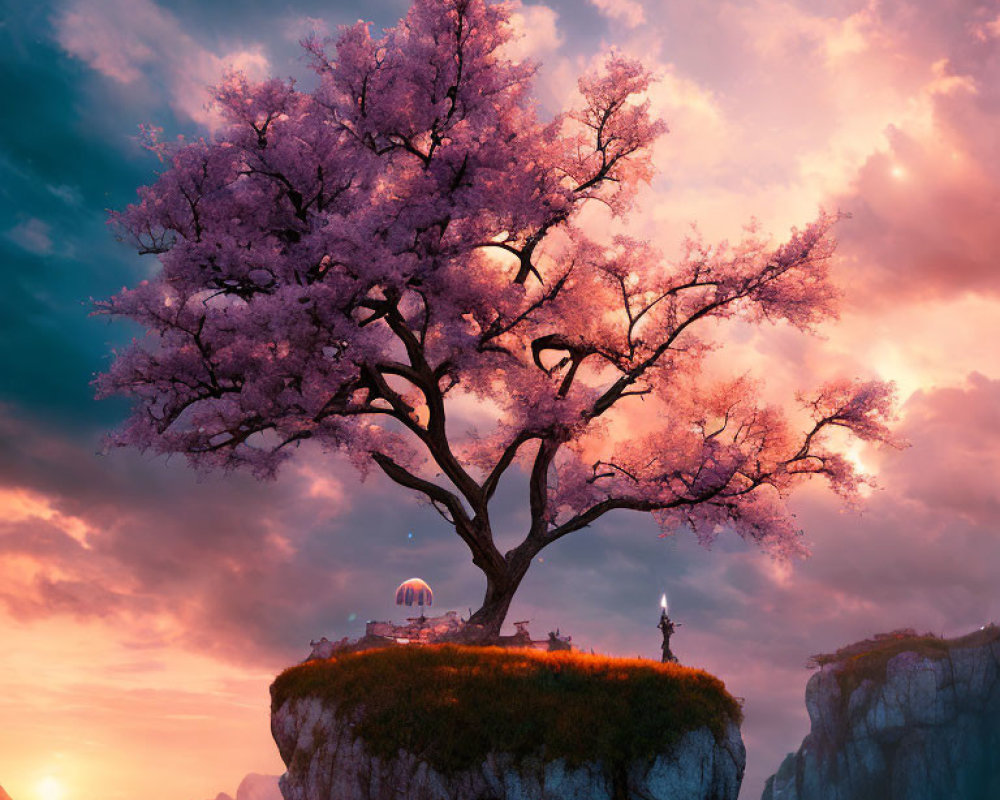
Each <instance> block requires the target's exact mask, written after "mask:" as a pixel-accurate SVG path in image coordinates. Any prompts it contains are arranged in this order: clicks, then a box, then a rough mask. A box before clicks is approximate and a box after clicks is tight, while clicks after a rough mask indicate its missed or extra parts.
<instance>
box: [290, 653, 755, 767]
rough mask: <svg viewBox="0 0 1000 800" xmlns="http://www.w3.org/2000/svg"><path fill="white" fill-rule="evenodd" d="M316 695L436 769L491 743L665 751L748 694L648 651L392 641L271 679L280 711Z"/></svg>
mask: <svg viewBox="0 0 1000 800" xmlns="http://www.w3.org/2000/svg"><path fill="white" fill-rule="evenodd" d="M300 697H318V698H321V699H322V700H324V701H326V702H329V703H331V704H336V708H337V715H338V717H344V716H352V718H353V715H352V712H354V711H358V710H362V709H363V712H364V713H363V714H359V717H360V718H359V719H358V720H357V722H356V725H355V732H356V733H357V734H358V735H359V736H360V737H361V738H362V739H363V740H364V741H365V742H366V744H367V745H368V747H369V749H370V750H371V751H372V752H373V753H375V754H377V755H381V756H384V757H390V756H394V755H395V754H396V752H397V751H398V750H399V749H400V748H402V749H404V750H406V751H408V752H411V753H415V754H418V755H419V756H420V757H421V758H423V759H424V760H426V761H428V762H429V763H430V764H431V765H432V766H433V767H435V768H436V769H437V770H438V771H440V772H443V773H450V772H455V771H458V770H461V769H465V768H468V767H471V766H474V765H476V764H480V763H482V761H483V760H484V758H485V756H486V754H488V753H510V754H512V755H514V756H515V757H524V756H529V755H538V756H540V757H541V758H542V759H544V760H545V761H551V760H556V759H559V758H565V759H566V760H567V761H568V762H569V763H570V764H572V765H579V764H582V763H585V762H597V761H602V762H604V763H605V764H621V763H625V762H628V761H631V760H633V759H637V758H638V759H641V758H652V757H654V756H655V755H657V754H660V753H663V752H665V751H668V750H669V748H670V747H671V746H672V745H673V744H674V743H675V742H676V741H678V740H679V739H680V737H681V736H682V735H683V734H684V733H685V732H687V731H690V730H695V729H698V728H702V727H707V728H709V729H711V731H712V732H713V733H714V734H715V736H716V738H717V739H718V738H720V737H721V736H722V735H723V733H724V730H725V726H726V723H727V722H728V721H729V720H733V721H736V722H740V721H741V720H742V715H741V712H740V706H739V703H738V702H737V701H736V700H735V699H734V698H733V697H732V696H731V695H730V694H729V693H728V692H727V691H726V688H725V686H724V685H723V683H722V681H720V680H719V679H718V678H715V677H713V676H712V675H709V674H708V673H706V672H703V671H702V670H698V669H691V668H688V667H682V666H679V665H676V664H660V663H658V662H655V661H646V660H642V659H624V658H608V657H604V656H594V655H586V654H581V653H567V652H557V653H543V652H540V651H535V650H513V649H506V648H497V647H461V646H457V645H433V646H428V647H392V648H383V649H378V650H366V651H361V652H357V653H349V654H345V655H339V654H338V655H337V656H335V657H333V658H331V659H328V660H322V661H309V662H306V663H304V664H301V665H299V666H297V667H292V668H291V669H288V670H285V671H284V672H283V673H281V675H279V676H278V677H277V679H276V680H275V681H274V684H273V685H272V686H271V706H272V710H276V709H277V708H279V707H280V706H281V705H282V704H283V703H284V702H285V701H286V700H288V699H290V698H300Z"/></svg>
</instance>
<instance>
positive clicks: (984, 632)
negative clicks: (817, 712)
mask: <svg viewBox="0 0 1000 800" xmlns="http://www.w3.org/2000/svg"><path fill="white" fill-rule="evenodd" d="M998 640H1000V627H997V626H996V625H994V624H990V625H986V626H984V627H982V628H980V629H979V630H977V631H973V632H972V633H969V634H966V635H965V636H959V637H957V638H955V639H944V638H942V637H940V636H935V635H934V634H933V633H924V634H919V633H917V632H916V631H915V630H913V629H911V628H906V629H903V630H898V631H892V632H891V633H880V634H878V635H877V636H875V637H874V638H872V639H865V640H864V641H862V642H855V643H854V644H850V645H847V647H842V648H840V649H839V650H838V651H837V652H835V653H822V654H820V655H815V656H813V657H812V658H811V659H810V665H811V666H816V667H825V666H831V667H832V669H833V671H834V673H835V674H836V675H837V682H838V684H839V685H840V692H841V696H842V698H843V699H844V700H845V701H846V699H847V698H848V697H849V696H850V694H851V692H853V691H854V690H855V689H856V688H858V686H860V685H861V682H862V681H864V680H872V681H874V682H875V683H882V682H883V681H885V676H886V666H887V665H888V663H889V662H890V661H891V660H892V659H893V658H894V657H895V656H898V655H899V654H900V653H916V654H917V655H919V656H922V657H923V658H928V659H932V660H934V661H937V660H939V659H942V658H946V657H947V656H948V654H949V653H950V652H951V651H952V650H954V649H957V648H963V647H982V646H983V645H988V644H990V643H992V642H995V641H998Z"/></svg>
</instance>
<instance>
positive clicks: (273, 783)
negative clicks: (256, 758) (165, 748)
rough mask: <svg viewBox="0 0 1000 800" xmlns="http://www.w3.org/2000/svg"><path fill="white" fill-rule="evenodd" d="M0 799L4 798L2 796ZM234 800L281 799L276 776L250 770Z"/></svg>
mask: <svg viewBox="0 0 1000 800" xmlns="http://www.w3.org/2000/svg"><path fill="white" fill-rule="evenodd" d="M0 800H4V799H3V797H2V796H0ZM215 800H233V798H232V797H230V796H229V795H228V794H226V793H225V792H219V794H218V795H216V797H215ZM236 800H282V797H281V790H280V789H279V788H278V776H277V775H259V774H257V773H256V772H251V773H250V774H249V775H247V776H246V777H245V778H244V779H243V780H242V781H240V786H239V788H238V789H237V790H236Z"/></svg>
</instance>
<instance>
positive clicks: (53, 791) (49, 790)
mask: <svg viewBox="0 0 1000 800" xmlns="http://www.w3.org/2000/svg"><path fill="white" fill-rule="evenodd" d="M35 794H36V795H37V797H38V800H64V798H65V797H66V791H65V789H64V787H63V785H62V782H61V781H60V780H59V779H58V778H54V777H52V776H51V775H46V776H45V777H44V778H42V779H41V780H40V781H39V782H38V783H37V784H36V785H35Z"/></svg>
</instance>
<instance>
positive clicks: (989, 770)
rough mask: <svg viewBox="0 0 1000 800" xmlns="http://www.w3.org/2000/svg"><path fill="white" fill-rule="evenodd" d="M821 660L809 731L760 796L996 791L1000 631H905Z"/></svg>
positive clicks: (928, 795) (858, 797)
mask: <svg viewBox="0 0 1000 800" xmlns="http://www.w3.org/2000/svg"><path fill="white" fill-rule="evenodd" d="M815 660H816V662H817V664H818V665H819V666H820V671H819V672H817V673H816V674H815V675H813V676H812V678H811V679H810V680H809V683H808V686H807V687H806V707H807V708H808V711H809V718H810V721H811V730H810V732H809V734H808V735H807V736H806V737H805V739H804V740H803V742H802V746H801V747H800V748H799V750H798V752H796V753H791V754H789V755H788V757H787V758H786V759H785V760H784V762H783V763H782V764H781V766H780V768H779V769H778V772H777V773H776V774H775V775H773V776H772V777H771V778H769V779H768V781H767V784H766V786H765V789H764V794H763V798H762V800H941V799H942V798H948V800H995V799H996V798H1000V629H998V628H997V627H995V626H989V627H986V628H984V629H982V630H981V631H977V632H976V633H973V634H970V635H969V636H966V637H962V638H961V639H955V640H951V641H946V640H943V639H938V638H936V637H932V636H916V635H915V634H914V633H913V632H912V631H904V632H899V633H896V634H889V635H884V636H881V637H877V638H876V639H875V640H869V641H866V642H861V643H858V644H857V645H852V646H851V647H849V648H844V649H843V650H840V651H838V653H836V654H834V655H832V656H817V657H816V658H815Z"/></svg>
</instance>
